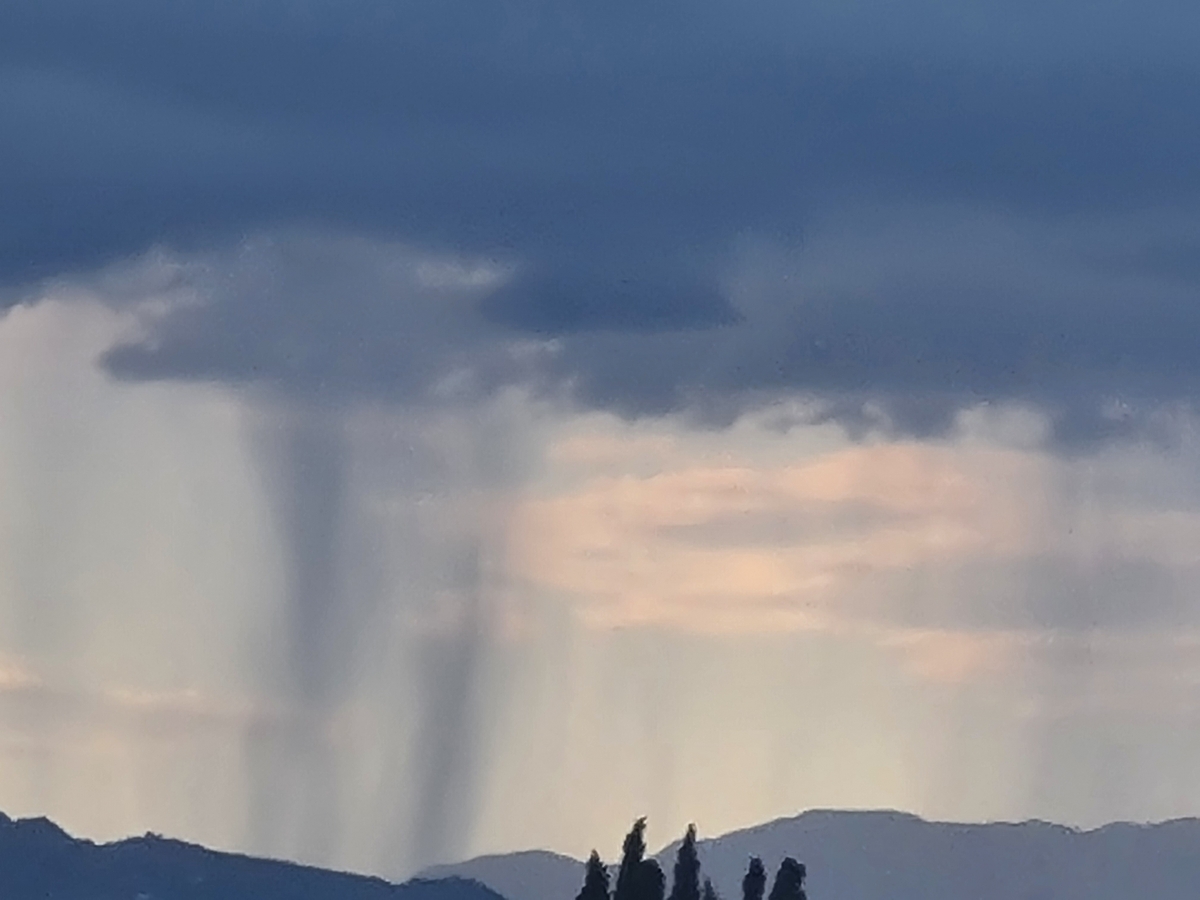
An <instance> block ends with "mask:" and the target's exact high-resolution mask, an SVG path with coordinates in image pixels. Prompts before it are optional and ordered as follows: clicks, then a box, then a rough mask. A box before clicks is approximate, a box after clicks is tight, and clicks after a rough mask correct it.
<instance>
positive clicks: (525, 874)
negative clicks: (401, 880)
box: [420, 850, 584, 900]
mask: <svg viewBox="0 0 1200 900" xmlns="http://www.w3.org/2000/svg"><path fill="white" fill-rule="evenodd" d="M583 870H584V865H583V863H582V862H580V861H579V860H577V859H573V858H572V857H570V856H563V855H562V854H560V853H551V852H550V851H549V850H523V851H521V852H519V853H505V854H499V855H496V856H477V857H475V858H474V859H469V860H467V861H466V862H461V863H454V864H451V865H443V866H433V867H431V868H428V869H425V870H423V871H422V872H421V873H420V877H421V878H448V877H457V878H472V879H474V880H476V881H479V882H481V883H483V884H486V885H487V886H488V887H490V888H491V889H492V890H494V891H497V892H499V893H500V894H502V895H504V896H505V897H507V898H508V900H551V898H553V900H573V898H574V897H575V895H576V894H578V893H579V888H580V887H581V886H582V885H583Z"/></svg>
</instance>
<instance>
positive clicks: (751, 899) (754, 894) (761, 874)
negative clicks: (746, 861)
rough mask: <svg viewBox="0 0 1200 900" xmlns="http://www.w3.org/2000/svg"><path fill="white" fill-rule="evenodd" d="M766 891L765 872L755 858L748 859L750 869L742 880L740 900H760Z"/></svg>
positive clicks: (760, 862)
mask: <svg viewBox="0 0 1200 900" xmlns="http://www.w3.org/2000/svg"><path fill="white" fill-rule="evenodd" d="M766 889H767V870H766V869H764V868H763V863H762V860H761V859H759V858H758V857H757V856H752V857H750V867H749V868H748V869H746V877H745V878H743V879H742V900H762V898H763V891H765V890H766Z"/></svg>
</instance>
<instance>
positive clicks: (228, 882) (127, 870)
mask: <svg viewBox="0 0 1200 900" xmlns="http://www.w3.org/2000/svg"><path fill="white" fill-rule="evenodd" d="M0 897H2V898H4V900H45V898H47V897H53V898H55V900H504V898H502V897H500V895H498V894H496V893H495V892H494V891H492V890H491V889H489V888H487V887H484V886H483V885H482V884H479V883H478V882H473V881H468V880H464V879H450V880H442V881H428V880H414V881H409V882H406V883H405V884H400V885H395V884H391V883H389V882H387V881H384V880H382V879H380V878H368V877H365V876H362V875H351V874H348V873H344V872H331V871H327V870H324V869H317V868H313V867H310V866H301V865H296V864H294V863H286V862H278V861H275V860H268V859H256V858H253V857H249V856H240V855H237V854H232V853H218V852H215V851H212V850H207V849H205V848H204V847H200V846H197V845H195V844H186V843H184V842H182V841H174V840H168V839H165V838H161V837H157V836H155V835H146V836H145V837H141V838H131V839H129V840H124V841H117V842H115V843H112V844H94V843H92V842H91V841H86V840H77V839H75V838H72V837H71V836H70V835H68V834H67V833H66V832H65V831H63V830H62V829H61V828H59V827H58V826H57V825H55V824H54V823H52V822H50V821H49V820H47V819H23V820H18V821H14V820H12V819H10V818H8V817H7V816H5V815H3V814H2V813H0Z"/></svg>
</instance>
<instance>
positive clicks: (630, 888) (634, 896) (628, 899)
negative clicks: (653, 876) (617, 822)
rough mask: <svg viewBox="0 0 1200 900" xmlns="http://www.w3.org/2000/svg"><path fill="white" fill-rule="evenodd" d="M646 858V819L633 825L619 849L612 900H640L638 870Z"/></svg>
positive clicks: (641, 819) (642, 818)
mask: <svg viewBox="0 0 1200 900" xmlns="http://www.w3.org/2000/svg"><path fill="white" fill-rule="evenodd" d="M645 856H646V817H645V816H642V817H641V818H640V819H638V820H637V821H636V822H634V823H633V828H631V829H630V830H629V834H627V835H625V843H624V845H623V846H622V847H621V867H620V868H619V869H618V870H617V885H616V888H615V890H614V891H613V900H640V898H639V897H638V882H639V879H638V877H637V873H638V868H639V867H640V866H641V864H642V862H643V861H644V857H645ZM659 874H661V872H660V873H659Z"/></svg>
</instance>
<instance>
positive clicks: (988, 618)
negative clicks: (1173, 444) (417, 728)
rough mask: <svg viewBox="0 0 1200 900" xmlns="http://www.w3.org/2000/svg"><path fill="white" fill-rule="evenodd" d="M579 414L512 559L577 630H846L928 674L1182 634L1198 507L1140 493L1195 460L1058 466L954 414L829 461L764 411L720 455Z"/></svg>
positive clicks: (1013, 426)
mask: <svg viewBox="0 0 1200 900" xmlns="http://www.w3.org/2000/svg"><path fill="white" fill-rule="evenodd" d="M989 418H990V419H993V421H992V422H991V426H990V427H991V428H993V429H996V428H997V427H998V428H999V429H1000V432H999V433H1004V432H1007V433H1008V434H1010V435H1013V436H1016V437H1017V440H1016V442H1007V443H1006V442H1004V441H1003V440H998V439H997V436H996V434H997V433H996V432H992V433H990V434H989V432H988V431H987V428H986V427H984V426H983V423H984V422H986V421H987V419H989ZM586 421H587V420H580V423H579V424H578V425H577V426H576V427H575V428H573V429H568V430H567V431H565V432H564V433H563V434H562V437H561V439H560V441H559V442H558V443H556V444H555V445H553V446H552V447H551V449H550V450H549V452H548V453H547V459H548V461H549V465H550V466H551V468H550V470H549V473H548V475H547V478H548V479H549V481H550V483H558V484H560V487H559V488H558V489H556V490H554V491H551V492H549V493H546V492H540V493H539V494H538V495H536V496H531V497H528V498H525V499H524V500H522V501H521V503H520V505H519V506H518V507H517V509H516V511H515V513H514V517H513V523H512V526H511V536H510V539H509V547H510V552H511V563H510V564H511V565H512V567H513V574H514V576H515V577H518V578H519V579H521V580H522V583H523V584H525V585H526V588H527V589H529V590H535V591H546V592H550V593H553V594H557V595H559V596H563V597H566V598H570V600H569V602H570V603H571V604H572V608H573V609H575V611H576V613H577V614H578V615H579V616H580V618H581V620H582V621H583V622H584V623H586V624H587V625H590V626H591V627H595V628H601V629H612V628H625V627H634V626H638V627H646V626H655V627H665V628H669V629H674V630H682V631H688V632H696V633H701V634H715V635H734V634H759V635H768V634H775V633H779V632H786V631H794V632H816V633H825V634H852V635H857V636H858V637H860V638H862V639H866V640H869V641H873V642H877V643H878V644H879V646H881V647H890V648H897V649H898V650H901V651H903V654H904V656H905V658H907V659H909V660H910V661H911V662H912V666H913V671H917V672H926V673H929V675H930V677H934V678H943V677H949V676H950V674H952V673H960V674H962V675H963V676H964V677H966V675H967V674H970V673H976V672H980V673H982V672H986V671H990V670H993V669H995V668H996V667H997V666H1001V665H1002V664H1005V665H1007V664H1009V663H1013V664H1015V663H1016V662H1017V661H1019V660H1021V659H1023V658H1026V659H1028V658H1040V652H1035V651H1036V647H1037V646H1040V645H1041V644H1042V643H1044V642H1046V641H1051V640H1054V639H1057V636H1061V637H1062V639H1063V640H1073V639H1080V638H1081V637H1082V636H1085V635H1088V634H1106V635H1118V634H1126V635H1135V636H1136V635H1145V634H1162V633H1164V631H1166V630H1169V629H1172V628H1178V629H1185V630H1186V629H1188V628H1191V627H1193V626H1194V624H1195V622H1196V615H1197V609H1196V605H1195V601H1194V597H1193V596H1192V592H1191V591H1190V589H1189V584H1190V583H1191V582H1192V581H1193V580H1194V577H1195V574H1196V572H1197V571H1198V568H1197V563H1198V561H1200V559H1198V557H1197V554H1196V552H1195V549H1194V542H1193V541H1191V540H1190V539H1189V537H1188V535H1190V534H1191V533H1192V531H1194V530H1195V528H1196V521H1195V520H1196V512H1195V510H1196V508H1197V506H1196V498H1195V497H1192V496H1190V495H1187V494H1186V492H1185V493H1183V494H1178V495H1176V496H1174V497H1168V496H1166V495H1164V494H1160V493H1159V491H1158V490H1157V489H1156V488H1153V487H1152V485H1153V484H1169V483H1177V482H1178V483H1190V482H1187V481H1186V479H1184V480H1182V481H1181V479H1180V474H1179V472H1178V471H1177V470H1176V467H1177V466H1184V467H1185V468H1186V465H1187V463H1186V462H1184V461H1183V460H1185V459H1190V458H1191V457H1190V453H1191V451H1190V450H1188V451H1186V452H1185V455H1184V456H1183V457H1181V458H1180V459H1175V458H1174V457H1172V456H1167V455H1158V454H1156V453H1154V452H1152V451H1151V450H1150V449H1149V448H1147V447H1144V446H1141V447H1139V445H1137V444H1126V445H1114V447H1113V448H1111V449H1110V450H1108V451H1105V452H1104V453H1101V454H1099V455H1093V456H1091V457H1088V458H1087V461H1086V462H1083V461H1073V460H1071V459H1069V458H1060V457H1058V456H1056V455H1055V454H1054V453H1053V452H1050V451H1049V450H1048V449H1046V448H1045V447H1043V446H1041V445H1040V444H1038V443H1037V442H1034V443H1031V444H1030V443H1022V441H1025V440H1028V435H1029V434H1031V433H1033V432H1032V431H1031V429H1030V427H1029V425H1028V424H1023V423H1022V416H1021V414H1020V413H1019V412H1017V413H1009V414H1004V413H999V414H996V415H991V414H986V415H982V414H981V413H979V412H978V411H977V412H976V413H973V414H972V415H970V416H962V417H960V418H959V422H958V424H957V425H956V431H955V433H954V436H953V437H952V438H948V439H946V440H942V441H938V442H929V441H925V442H915V441H871V442H867V443H862V444H846V443H845V442H844V441H843V442H839V443H837V444H835V445H833V446H828V445H824V442H823V441H818V442H817V443H815V444H814V443H811V429H808V428H799V429H796V430H794V431H792V432H772V431H771V430H770V417H769V416H768V415H765V414H760V415H759V416H757V417H748V418H747V419H745V420H743V421H742V422H741V423H740V424H739V426H738V429H739V430H740V431H741V433H742V435H743V437H742V439H739V437H738V435H737V430H735V432H734V433H733V434H731V435H728V436H723V439H722V442H721V443H723V444H724V446H725V450H724V452H722V453H719V454H718V453H713V452H710V451H706V450H705V449H704V443H703V441H701V440H699V439H698V438H697V439H688V440H685V439H682V438H680V437H678V436H675V437H672V436H673V435H674V434H675V433H674V432H673V431H672V430H671V427H670V426H665V425H656V426H646V427H644V428H633V427H632V426H618V425H615V424H613V423H612V422H611V421H610V422H609V424H607V425H605V424H603V420H596V421H592V422H591V424H584V423H585V422H586ZM1004 423H1007V424H1004ZM755 433H756V434H757V435H758V438H757V444H755V442H754V441H751V440H750V439H749V438H748V437H746V436H747V435H750V434H755ZM806 434H807V435H809V437H808V438H807V439H806V438H804V437H801V436H802V435H806ZM1021 435H1026V437H1021ZM985 436H986V437H985ZM621 437H625V438H627V439H626V440H625V441H623V442H622V441H621V440H620V438H621ZM806 440H807V441H808V443H807V446H806ZM743 441H744V442H743ZM739 444H740V446H739ZM622 446H624V448H625V456H624V457H623V458H622V456H621V452H620V449H619V448H620V447H622ZM714 446H716V445H714ZM772 446H773V447H774V449H773V450H764V448H767V447H772ZM1186 446H1187V447H1192V446H1194V445H1193V444H1192V443H1190V442H1188V443H1187V444H1186ZM731 448H736V449H731ZM789 451H790V452H789ZM1134 459H1141V460H1144V462H1143V463H1140V464H1139V463H1135V462H1134V461H1133V460H1134ZM1152 460H1157V462H1151V461H1152ZM1164 466H1165V468H1163V467H1164ZM1139 470H1140V471H1141V472H1142V473H1143V474H1142V475H1141V476H1134V477H1132V478H1131V476H1130V475H1129V473H1130V472H1135V471H1139ZM1168 470H1170V472H1171V473H1172V474H1168ZM571 473H574V474H571ZM1081 479H1082V481H1081ZM1046 658H1047V659H1049V657H1046ZM1048 665H1049V663H1048Z"/></svg>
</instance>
